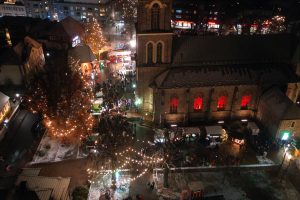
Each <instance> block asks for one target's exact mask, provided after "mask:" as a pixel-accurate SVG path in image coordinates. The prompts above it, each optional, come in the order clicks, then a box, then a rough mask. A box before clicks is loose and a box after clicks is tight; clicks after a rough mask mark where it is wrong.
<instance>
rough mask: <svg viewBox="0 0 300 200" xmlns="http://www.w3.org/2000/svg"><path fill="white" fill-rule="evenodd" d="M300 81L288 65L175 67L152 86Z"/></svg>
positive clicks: (189, 86)
mask: <svg viewBox="0 0 300 200" xmlns="http://www.w3.org/2000/svg"><path fill="white" fill-rule="evenodd" d="M297 80H299V78H298V77H297V76H296V75H295V74H294V72H293V71H292V69H291V68H290V66H289V65H287V64H260V65H257V64H253V65H227V66H226V65H225V66H223V65H219V66H201V67H173V68H169V69H167V70H165V71H163V72H162V73H160V74H159V75H158V76H157V77H156V78H155V79H154V81H153V82H152V83H151V86H152V87H157V88H162V89H163V88H164V89H167V88H193V87H203V86H218V85H256V84H262V85H271V84H273V83H276V84H285V83H287V82H295V81H297Z"/></svg>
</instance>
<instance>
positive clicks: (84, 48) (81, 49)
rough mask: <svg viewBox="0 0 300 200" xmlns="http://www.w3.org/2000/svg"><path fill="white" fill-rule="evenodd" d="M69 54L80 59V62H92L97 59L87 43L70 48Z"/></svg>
mask: <svg viewBox="0 0 300 200" xmlns="http://www.w3.org/2000/svg"><path fill="white" fill-rule="evenodd" d="M68 54H69V56H72V57H73V58H74V59H75V60H79V63H87V62H88V63H90V62H93V61H95V60H96V56H95V55H94V54H93V52H92V50H91V48H90V47H89V46H88V45H85V44H83V45H79V46H76V47H74V48H72V49H70V50H69V53H68Z"/></svg>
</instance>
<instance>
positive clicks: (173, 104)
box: [170, 97, 179, 113]
mask: <svg viewBox="0 0 300 200" xmlns="http://www.w3.org/2000/svg"><path fill="white" fill-rule="evenodd" d="M178 104H179V99H178V97H172V98H171V99H170V113H177V108H178Z"/></svg>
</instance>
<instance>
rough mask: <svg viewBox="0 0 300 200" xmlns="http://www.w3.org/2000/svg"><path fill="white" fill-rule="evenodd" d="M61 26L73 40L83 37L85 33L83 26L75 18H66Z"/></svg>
mask: <svg viewBox="0 0 300 200" xmlns="http://www.w3.org/2000/svg"><path fill="white" fill-rule="evenodd" d="M60 24H61V25H62V27H63V28H64V30H65V31H66V33H67V34H68V35H69V36H70V37H71V38H74V37H75V36H77V35H78V36H80V35H83V33H84V27H83V25H82V24H81V23H80V22H79V21H77V20H75V19H74V18H73V17H70V16H68V17H66V18H64V19H63V20H62V21H61V22H60Z"/></svg>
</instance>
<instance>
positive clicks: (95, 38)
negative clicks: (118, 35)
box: [84, 18, 109, 56]
mask: <svg viewBox="0 0 300 200" xmlns="http://www.w3.org/2000/svg"><path fill="white" fill-rule="evenodd" d="M84 40H85V43H86V44H87V45H89V47H90V48H91V49H92V51H93V53H94V54H95V55H98V56H99V55H100V53H102V52H104V51H107V50H109V45H108V43H107V40H106V38H105V36H104V34H103V31H102V28H101V26H100V25H99V23H98V22H97V20H96V19H95V18H93V19H91V20H89V21H88V22H86V24H85V38H84Z"/></svg>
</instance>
